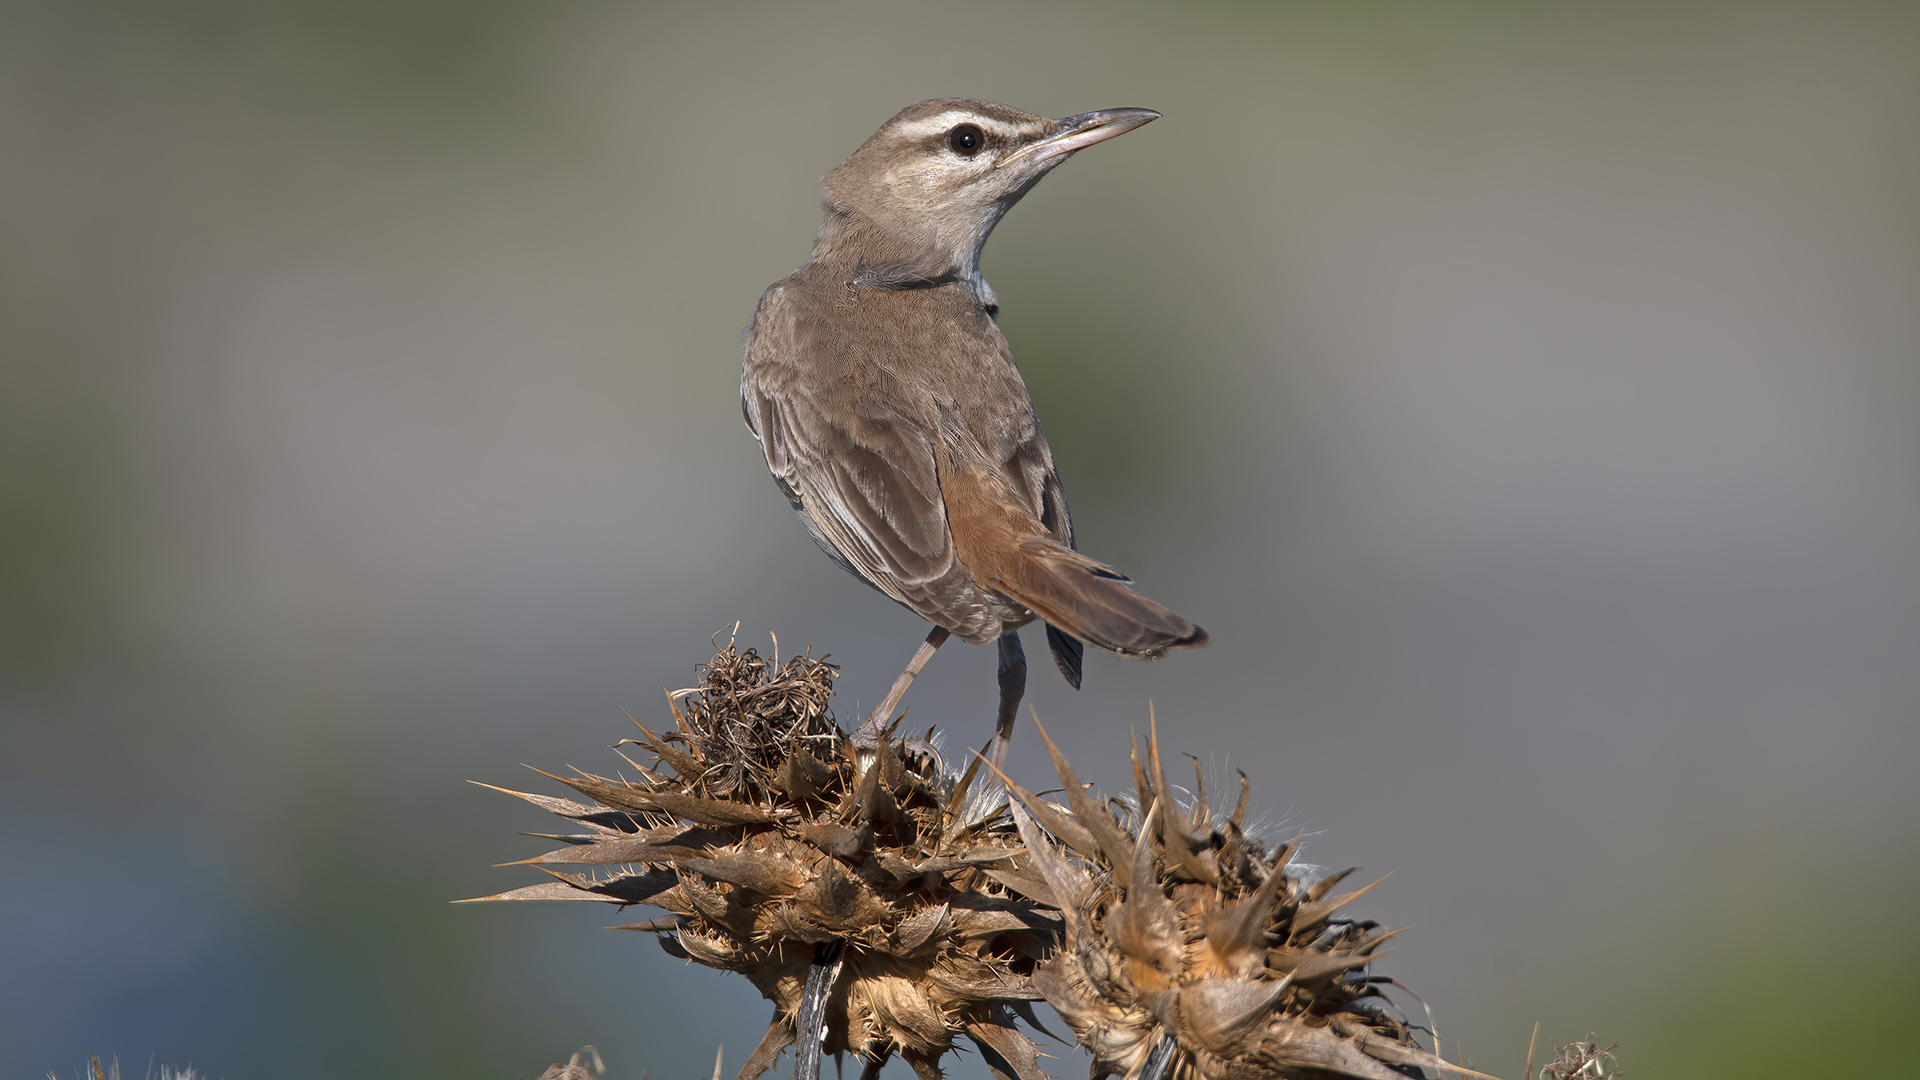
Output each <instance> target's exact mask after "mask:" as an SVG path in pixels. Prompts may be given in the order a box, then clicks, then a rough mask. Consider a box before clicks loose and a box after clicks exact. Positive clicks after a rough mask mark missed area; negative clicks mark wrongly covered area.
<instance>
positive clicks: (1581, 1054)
mask: <svg viewBox="0 0 1920 1080" xmlns="http://www.w3.org/2000/svg"><path fill="white" fill-rule="evenodd" d="M1619 1045H1620V1044H1619V1043H1613V1044H1612V1045H1610V1046H1601V1045H1600V1041H1599V1040H1598V1039H1596V1038H1594V1037H1593V1035H1592V1034H1591V1033H1589V1034H1588V1035H1587V1039H1586V1041H1585V1042H1580V1041H1578V1040H1576V1041H1574V1042H1570V1043H1568V1044H1567V1045H1565V1046H1561V1045H1559V1044H1557V1043H1556V1044H1555V1045H1554V1051H1555V1053H1554V1057H1553V1060H1552V1061H1549V1062H1547V1063H1546V1064H1545V1065H1542V1066H1540V1077H1539V1080H1613V1078H1614V1077H1616V1076H1619V1075H1620V1074H1621V1073H1622V1072H1623V1071H1624V1070H1622V1069H1620V1068H1619V1067H1618V1065H1619V1063H1618V1062H1616V1061H1615V1060H1614V1058H1613V1050H1614V1047H1616V1046H1619ZM1527 1075H1528V1076H1529V1077H1531V1076H1532V1075H1533V1050H1532V1048H1531V1047H1529V1048H1528V1050H1527Z"/></svg>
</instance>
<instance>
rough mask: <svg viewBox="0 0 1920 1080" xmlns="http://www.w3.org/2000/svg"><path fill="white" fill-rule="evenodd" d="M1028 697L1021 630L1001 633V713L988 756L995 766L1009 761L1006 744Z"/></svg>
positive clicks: (1001, 765)
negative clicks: (1021, 701) (1021, 707)
mask: <svg viewBox="0 0 1920 1080" xmlns="http://www.w3.org/2000/svg"><path fill="white" fill-rule="evenodd" d="M1025 696H1027V651H1026V650H1025V649H1023V648H1021V647H1020V631H1018V630H1009V631H1007V632H1006V633H1004V634H1001V635H1000V716H999V718H998V719H997V720H996V721H995V722H994V725H993V749H992V750H990V751H988V756H989V757H990V758H991V759H992V761H993V767H994V768H995V769H1001V768H1005V767H1006V764H1007V744H1008V743H1009V742H1012V741H1013V722H1014V720H1016V719H1018V718H1019V715H1020V699H1021V698H1023V697H1025Z"/></svg>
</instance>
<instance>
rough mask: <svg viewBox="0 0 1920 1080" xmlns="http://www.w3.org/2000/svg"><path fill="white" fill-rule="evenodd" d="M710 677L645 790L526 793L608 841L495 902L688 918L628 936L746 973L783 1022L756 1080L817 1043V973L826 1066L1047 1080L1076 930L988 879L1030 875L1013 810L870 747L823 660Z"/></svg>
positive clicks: (958, 779)
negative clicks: (1040, 988) (969, 1062)
mask: <svg viewBox="0 0 1920 1080" xmlns="http://www.w3.org/2000/svg"><path fill="white" fill-rule="evenodd" d="M700 671H701V674H702V681H701V685H700V686H698V687H695V688H692V689H688V690H681V691H676V692H672V693H670V694H669V695H668V703H669V707H670V708H671V709H672V710H673V716H674V722H675V726H676V730H674V731H670V732H667V733H665V734H664V735H655V734H654V733H653V732H651V731H648V730H647V729H646V728H645V727H640V732H641V738H639V739H638V740H629V741H633V742H635V743H636V744H637V745H641V746H644V747H646V749H647V750H649V751H650V752H651V753H652V754H653V755H654V756H655V758H656V759H657V760H656V761H654V762H653V763H652V764H651V765H644V766H643V765H641V764H639V763H637V762H634V761H632V760H631V759H628V764H630V765H632V766H633V768H634V769H635V770H637V772H638V778H637V779H632V780H629V779H610V778H607V777H601V776H593V775H589V774H584V773H583V774H581V775H579V776H577V777H573V778H565V777H553V779H555V780H559V781H560V782H561V783H563V784H566V785H567V786H569V787H571V788H573V789H574V790H575V791H577V792H579V793H580V794H582V795H585V796H587V797H588V798H589V799H591V800H593V802H592V804H586V803H579V802H574V801H572V800H569V799H561V798H554V797H551V796H545V795H534V794H528V793H525V792H517V791H515V792H509V794H513V795H517V796H519V797H520V798H522V799H525V800H527V801H528V802H531V803H533V804H535V805H536V806H540V807H543V808H545V809H547V810H550V811H552V812H553V813H555V814H557V815H559V816H560V817H563V818H566V819H568V820H569V821H572V822H575V823H576V824H578V825H580V826H584V827H585V828H586V829H587V830H588V831H586V832H583V833H571V834H538V835H543V836H546V838H548V839H552V840H558V841H562V842H564V843H565V844H567V845H568V846H566V847H563V848H561V849H559V850H557V851H551V852H548V853H546V854H544V855H540V856H537V857H535V858H532V859H527V860H525V862H526V863H527V864H531V865H534V866H537V867H539V868H540V869H542V870H543V871H545V872H546V873H548V874H550V875H552V877H553V879H554V880H552V881H550V882H547V883H546V884H541V885H532V886H528V887H526V888H522V889H515V890H513V891H511V892H506V893H501V894H499V895H498V896H490V897H484V898H482V899H486V900H598V901H604V902H607V903H613V904H619V905H622V906H624V905H627V904H646V905H649V906H652V907H657V908H662V909H664V910H666V911H668V912H670V913H671V914H670V915H669V916H668V917H665V918H659V919H653V920H650V921H647V922H641V923H634V924H631V925H630V926H627V927H624V929H634V930H647V931H652V932H654V933H656V934H657V935H659V941H660V943H661V945H662V946H663V947H664V948H666V950H667V951H668V952H670V953H672V954H673V955H675V956H679V957H682V958H684V959H688V960H693V961H697V962H699V963H702V964H705V965H707V966H709V967H715V968H720V969H722V970H725V971H737V972H739V973H740V974H742V975H745V976H746V977H747V979H748V980H749V981H751V982H752V983H753V985H754V986H755V987H757V988H758V989H759V990H760V992H761V994H763V995H764V996H765V997H766V998H767V999H768V1000H770V1001H772V1002H773V1003H774V1017H773V1021H772V1023H771V1024H770V1025H769V1026H768V1028H767V1033H766V1035H765V1037H764V1038H762V1040H761V1041H760V1045H759V1047H758V1048H757V1049H755V1051H754V1052H753V1054H752V1055H751V1056H750V1057H749V1059H748V1061H747V1063H746V1065H745V1066H744V1067H743V1068H742V1069H741V1070H740V1073H739V1076H740V1080H752V1078H753V1077H757V1076H759V1075H760V1074H761V1073H762V1072H764V1071H766V1070H767V1069H768V1068H769V1067H771V1066H772V1065H773V1063H774V1061H775V1060H776V1059H777V1058H778V1057H779V1054H780V1051H781V1050H783V1049H784V1048H786V1047H787V1046H789V1045H793V1044H794V1042H795V1038H796V1030H797V1028H798V1029H802V1030H804V1029H807V1026H808V1025H807V1024H797V1021H798V1019H799V1018H798V1015H797V1014H798V1013H799V1011H800V1008H801V1005H802V1000H803V997H804V996H805V991H806V984H807V979H808V976H809V974H810V973H812V974H813V975H814V978H815V980H816V983H817V984H819V987H820V991H821V993H820V994H818V995H816V998H815V1000H824V1009H825V1015H824V1019H823V1020H822V1021H819V1022H818V1023H815V1024H813V1026H812V1027H811V1030H816V1031H820V1030H824V1040H823V1043H822V1045H821V1049H822V1050H824V1052H826V1053H830V1054H839V1053H841V1052H843V1051H852V1052H853V1053H854V1054H855V1055H856V1056H858V1057H860V1058H862V1059H863V1060H865V1061H867V1062H868V1063H869V1065H870V1066H874V1065H877V1064H878V1063H880V1062H884V1061H885V1060H886V1059H887V1058H888V1057H889V1056H890V1055H892V1054H896V1053H897V1054H899V1055H901V1056H902V1057H904V1058H905V1059H906V1060H907V1061H908V1062H909V1063H910V1064H912V1066H913V1067H914V1070H915V1071H916V1072H917V1073H918V1074H919V1075H920V1076H922V1077H928V1078H931V1077H936V1076H938V1075H939V1066H938V1062H939V1060H940V1058H941V1057H942V1056H944V1055H945V1054H946V1053H947V1052H948V1051H949V1050H952V1049H953V1048H954V1043H955V1040H956V1039H957V1038H958V1037H959V1036H961V1035H965V1036H967V1037H968V1038H970V1039H971V1040H972V1041H973V1043H974V1044H975V1045H976V1046H977V1047H978V1048H979V1050H980V1052H981V1054H982V1055H983V1057H985V1059H986V1061H987V1062H988V1064H989V1065H990V1066H991V1067H992V1068H993V1070H994V1072H995V1073H996V1074H997V1075H998V1076H1000V1077H1002V1078H1003V1080H1042V1078H1043V1077H1044V1075H1045V1074H1043V1073H1041V1072H1040V1070H1039V1068H1038V1065H1037V1063H1036V1060H1035V1050H1034V1047H1033V1044H1032V1043H1031V1041H1029V1040H1028V1038H1027V1037H1026V1036H1025V1035H1024V1034H1023V1033H1021V1032H1020V1031H1019V1030H1017V1028H1016V1027H1015V1023H1014V1017H1015V1014H1016V1013H1018V1014H1022V1015H1025V1016H1026V1017H1027V1018H1028V1020H1029V1021H1030V1022H1031V1020H1032V1016H1031V1012H1030V1011H1029V1010H1030V1006H1028V1005H1027V1004H1026V1002H1028V1001H1031V1000H1037V999H1038V998H1039V996H1040V995H1039V994H1038V992H1037V991H1035V990H1034V988H1033V985H1032V982H1031V978H1030V977H1031V974H1032V972H1033V970H1034V966H1035V964H1036V962H1037V961H1038V960H1039V959H1040V958H1041V957H1042V956H1044V955H1045V954H1046V952H1047V951H1048V950H1049V949H1050V948H1051V947H1052V945H1053V943H1054V942H1055V941H1056V940H1057V932H1058V925H1059V924H1058V921H1057V920H1056V919H1055V918H1054V917H1053V916H1052V913H1050V912H1047V911H1045V910H1043V909H1042V908H1041V907H1040V906H1039V905H1038V904H1036V903H1035V902H1034V901H1032V900H1029V899H1027V898H1025V897H1023V896H1020V895H1018V894H1016V893H1013V892H1010V891H1009V890H1008V889H1007V888H1006V887H1005V886H1004V885H1002V884H1000V883H999V882H998V881H996V880H995V878H994V877H993V875H992V874H991V873H990V872H989V870H988V868H990V867H994V866H1012V865H1014V860H1015V858H1016V856H1018V855H1020V854H1021V849H1020V842H1019V839H1018V836H1017V835H1016V833H1015V830H1014V827H1013V825H1012V823H1011V821H1010V819H1009V818H1008V816H1007V813H1006V808H1005V804H1004V803H1002V802H1000V801H998V800H997V799H988V798H982V797H981V796H980V794H979V793H978V792H977V791H976V790H975V784H974V780H975V777H976V774H975V773H974V772H973V771H972V770H969V772H968V773H967V774H965V775H964V776H953V775H952V774H950V773H946V772H943V771H942V770H941V769H940V767H939V766H938V765H937V764H936V763H935V761H934V760H933V758H932V757H930V756H928V755H924V754H916V753H911V752H909V751H907V750H905V749H903V747H902V745H901V744H900V743H897V742H893V741H890V740H889V739H887V738H886V737H884V736H883V737H882V739H881V741H880V744H879V745H878V746H872V747H856V746H855V745H854V744H853V743H852V742H851V741H850V740H849V739H848V737H847V736H846V734H845V733H844V732H843V731H841V729H840V728H839V726H838V725H837V724H836V723H835V722H834V719H833V715H832V713H831V711H830V710H829V708H828V701H829V699H830V698H831V697H832V696H833V679H834V677H835V675H836V674H837V669H836V668H835V667H834V665H832V664H828V663H826V662H825V661H824V660H815V659H813V658H812V657H811V656H810V655H809V656H796V657H794V658H793V659H791V660H790V661H788V662H787V663H786V664H784V665H778V666H776V664H775V663H774V662H772V661H770V660H768V659H766V658H763V657H761V656H759V655H758V654H757V653H756V652H755V651H754V650H751V649H749V650H747V651H746V652H744V653H742V652H738V651H736V650H735V648H734V646H733V644H732V643H731V642H729V643H728V644H727V646H726V647H725V648H724V649H723V650H721V651H720V653H719V654H718V655H716V656H715V657H714V658H713V660H712V661H711V662H709V663H707V664H705V665H702V667H701V669H700ZM636 726H639V725H638V723H637V722H636ZM546 775H551V774H546ZM980 786H984V784H983V785H980ZM499 790H506V789H499ZM970 793H972V794H970ZM556 865H574V866H587V867H590V868H599V869H598V870H597V871H596V870H593V869H590V870H588V871H586V872H566V871H561V870H555V869H550V867H553V866H556ZM809 1021H811V1017H809ZM1036 1026H1037V1025H1036ZM802 1049H803V1050H804V1049H809V1048H808V1047H803V1048H802Z"/></svg>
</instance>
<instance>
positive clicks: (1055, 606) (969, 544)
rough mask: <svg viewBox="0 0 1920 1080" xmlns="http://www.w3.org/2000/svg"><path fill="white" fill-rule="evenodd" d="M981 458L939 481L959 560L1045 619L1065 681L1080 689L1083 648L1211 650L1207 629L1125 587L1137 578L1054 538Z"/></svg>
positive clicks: (1131, 652)
mask: <svg viewBox="0 0 1920 1080" xmlns="http://www.w3.org/2000/svg"><path fill="white" fill-rule="evenodd" d="M956 447H957V448H959V449H963V450H964V449H973V448H972V447H971V444H970V443H967V442H965V441H956ZM979 456H980V455H979V453H978V451H977V450H973V453H972V454H971V455H965V454H959V455H956V457H955V458H954V459H950V460H949V462H948V463H947V465H948V467H947V468H946V469H944V470H942V473H941V477H940V483H941V490H942V494H943V495H944V496H945V502H946V509H947V523H948V525H949V527H950V528H951V529H952V534H953V544H954V553H955V554H956V555H957V556H959V559H960V564H961V565H962V566H964V567H966V569H967V573H968V574H970V575H971V576H972V577H973V580H974V581H975V582H976V583H977V584H979V585H982V586H984V587H986V588H988V589H991V590H992V591H994V592H996V593H999V594H1000V595H1002V596H1005V597H1006V598H1007V599H1009V600H1012V601H1013V602H1015V603H1017V604H1019V605H1021V606H1022V607H1025V608H1027V609H1028V610H1030V611H1032V612H1033V613H1034V614H1035V615H1038V616H1039V617H1040V618H1042V619H1045V620H1046V622H1047V643H1048V645H1049V646H1051V648H1052V650H1053V656H1054V660H1055V661H1056V662H1057V663H1058V664H1059V665H1060V671H1061V674H1063V675H1065V676H1066V677H1067V681H1068V682H1070V683H1072V684H1073V685H1074V686H1076V687H1077V686H1079V685H1080V653H1081V649H1080V648H1079V645H1078V642H1082V641H1084V642H1086V643H1087V644H1089V645H1092V646H1095V647H1096V648H1101V649H1105V650H1107V651H1108V652H1113V653H1119V654H1120V655H1121V656H1131V657H1135V658H1137V659H1141V660H1154V659H1158V658H1159V657H1161V656H1163V655H1165V654H1166V652H1167V650H1169V649H1197V648H1199V647H1201V646H1202V645H1205V644H1206V643H1207V632H1206V631H1205V630H1202V629H1200V628H1199V627H1197V626H1195V625H1193V624H1192V623H1190V622H1188V621H1187V620H1185V619H1183V618H1181V617H1180V616H1178V615H1175V614H1174V613H1173V612H1171V611H1168V610H1167V609H1166V608H1164V607H1161V606H1160V605H1159V604H1156V603H1154V602H1153V601H1152V600H1149V599H1147V598H1146V597H1144V596H1141V595H1140V594H1139V593H1137V592H1134V591H1133V590H1132V589H1131V588H1129V587H1128V586H1129V585H1131V584H1132V579H1131V578H1129V577H1127V576H1126V575H1125V574H1122V573H1121V572H1119V571H1118V570H1115V569H1114V568H1113V567H1111V566H1108V565H1106V564H1105V563H1102V562H1100V561H1098V560H1096V559H1090V558H1088V557H1087V556H1085V555H1082V554H1080V553H1079V552H1077V551H1075V550H1073V548H1071V547H1069V546H1067V545H1066V544H1063V543H1061V542H1060V541H1059V540H1058V539H1055V538H1054V537H1053V536H1052V535H1050V533H1049V531H1048V529H1047V527H1046V526H1045V525H1043V524H1041V523H1040V520H1039V519H1038V518H1037V517H1035V516H1034V515H1033V514H1032V512H1030V511H1029V510H1027V509H1026V508H1025V507H1024V506H1023V505H1022V500H1020V499H1019V498H1018V497H1017V496H1016V495H1015V494H1014V493H1013V492H1012V491H1011V490H1010V485H1008V483H1007V482H1006V480H1005V479H1004V478H1003V477H1001V476H999V475H998V474H997V473H996V472H995V471H994V470H992V469H988V468H983V467H981V466H980V465H979V464H978V461H977V459H978V457H979ZM969 458H973V459H975V460H969Z"/></svg>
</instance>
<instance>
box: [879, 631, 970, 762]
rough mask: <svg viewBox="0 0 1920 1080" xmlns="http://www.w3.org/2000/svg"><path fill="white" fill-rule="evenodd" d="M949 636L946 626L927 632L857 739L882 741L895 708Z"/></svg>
mask: <svg viewBox="0 0 1920 1080" xmlns="http://www.w3.org/2000/svg"><path fill="white" fill-rule="evenodd" d="M947 636H948V631H947V628H946V627H944V626H936V627H934V628H933V629H932V630H929V631H927V640H925V641H923V642H921V643H920V647H919V648H918V649H915V650H914V651H913V659H912V660H909V661H907V670H905V671H903V672H901V673H900V677H899V678H897V679H895V680H893V689H891V690H889V691H887V696H886V697H884V698H882V699H881V700H880V707H879V708H877V709H875V710H873V712H871V713H869V714H868V715H867V722H866V723H865V724H862V725H861V727H860V733H859V735H858V736H856V738H859V739H861V740H863V741H871V742H876V743H877V742H879V741H880V733H881V732H882V731H885V730H887V724H888V723H889V722H890V721H891V720H892V719H893V710H894V708H895V707H896V706H898V705H899V704H900V699H901V698H903V697H906V696H907V687H909V686H912V685H913V680H914V677H915V676H917V675H919V674H920V669H921V668H924V667H926V666H927V661H929V660H931V659H933V651H934V650H935V649H938V648H939V647H940V646H941V645H942V644H944V643H945V642H946V640H947Z"/></svg>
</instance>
